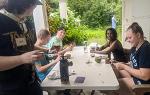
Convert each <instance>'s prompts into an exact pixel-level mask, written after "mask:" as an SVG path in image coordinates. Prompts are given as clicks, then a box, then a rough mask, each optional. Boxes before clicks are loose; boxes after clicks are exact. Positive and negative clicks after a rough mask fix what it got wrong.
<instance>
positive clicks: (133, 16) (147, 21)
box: [122, 0, 150, 48]
mask: <svg viewBox="0 0 150 95" xmlns="http://www.w3.org/2000/svg"><path fill="white" fill-rule="evenodd" d="M122 14H123V15H122V16H123V17H122V18H123V19H122V27H123V46H124V47H126V48H130V46H129V44H128V43H126V42H125V41H124V39H125V33H124V31H125V30H126V29H127V27H128V26H129V25H130V24H132V23H133V22H138V23H139V25H141V27H142V29H143V31H144V36H145V37H146V38H147V40H148V41H150V0H123V13H122Z"/></svg>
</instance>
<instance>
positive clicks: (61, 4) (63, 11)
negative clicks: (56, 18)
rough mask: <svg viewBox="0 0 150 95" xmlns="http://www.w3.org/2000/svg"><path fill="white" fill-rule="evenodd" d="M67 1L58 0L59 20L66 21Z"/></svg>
mask: <svg viewBox="0 0 150 95" xmlns="http://www.w3.org/2000/svg"><path fill="white" fill-rule="evenodd" d="M66 2H67V1H66V0H59V10H60V17H61V19H62V20H63V19H67V3H66Z"/></svg>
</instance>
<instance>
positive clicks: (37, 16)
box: [33, 0, 49, 32]
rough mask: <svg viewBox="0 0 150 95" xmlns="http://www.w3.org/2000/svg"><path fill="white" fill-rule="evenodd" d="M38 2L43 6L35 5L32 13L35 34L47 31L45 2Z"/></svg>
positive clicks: (43, 0)
mask: <svg viewBox="0 0 150 95" xmlns="http://www.w3.org/2000/svg"><path fill="white" fill-rule="evenodd" d="M39 1H41V2H42V4H43V5H37V7H36V9H35V10H34V12H33V18H34V24H35V30H36V32H38V31H39V30H41V29H49V27H48V19H47V12H46V3H45V0H39Z"/></svg>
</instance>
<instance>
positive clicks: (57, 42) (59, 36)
mask: <svg viewBox="0 0 150 95" xmlns="http://www.w3.org/2000/svg"><path fill="white" fill-rule="evenodd" d="M64 37H65V29H64V28H62V27H61V28H58V30H57V33H56V35H55V36H53V37H52V38H51V39H50V40H49V42H48V44H47V45H46V47H47V48H49V49H51V50H54V49H55V50H56V52H57V53H58V54H64V53H66V52H67V51H70V50H71V49H72V48H73V44H70V45H69V46H68V47H66V48H65V49H63V42H62V41H63V38H64Z"/></svg>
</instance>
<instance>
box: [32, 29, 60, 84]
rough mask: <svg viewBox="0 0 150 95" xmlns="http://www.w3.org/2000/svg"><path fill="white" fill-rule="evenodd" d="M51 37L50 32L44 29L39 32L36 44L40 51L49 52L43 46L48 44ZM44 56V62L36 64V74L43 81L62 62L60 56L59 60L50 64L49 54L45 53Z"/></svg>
mask: <svg viewBox="0 0 150 95" xmlns="http://www.w3.org/2000/svg"><path fill="white" fill-rule="evenodd" d="M50 37H51V35H50V33H49V31H48V30H44V29H43V30H40V31H39V32H37V41H36V43H35V46H36V47H38V48H40V49H45V50H47V49H46V48H44V47H42V46H43V45H45V44H47V43H48V41H49V39H50ZM43 55H44V57H43V59H42V60H40V61H36V62H35V66H36V72H37V75H38V77H39V79H40V80H41V81H43V80H44V79H45V77H46V76H47V74H48V73H49V72H50V71H51V69H52V68H53V66H54V65H55V64H56V63H58V62H59V60H60V56H59V55H58V56H57V58H56V59H55V60H54V61H52V62H51V63H50V62H49V60H48V59H47V58H48V54H47V53H46V52H45V53H43Z"/></svg>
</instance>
